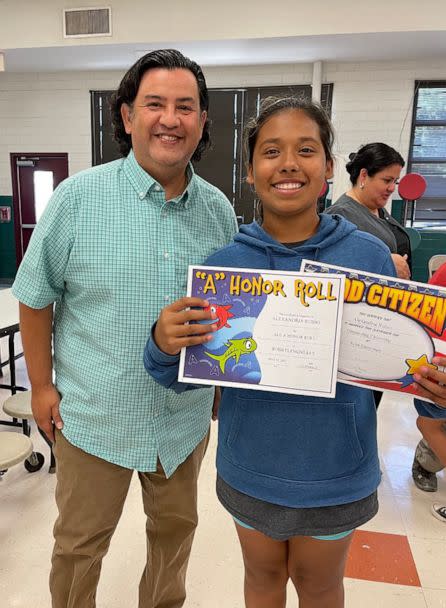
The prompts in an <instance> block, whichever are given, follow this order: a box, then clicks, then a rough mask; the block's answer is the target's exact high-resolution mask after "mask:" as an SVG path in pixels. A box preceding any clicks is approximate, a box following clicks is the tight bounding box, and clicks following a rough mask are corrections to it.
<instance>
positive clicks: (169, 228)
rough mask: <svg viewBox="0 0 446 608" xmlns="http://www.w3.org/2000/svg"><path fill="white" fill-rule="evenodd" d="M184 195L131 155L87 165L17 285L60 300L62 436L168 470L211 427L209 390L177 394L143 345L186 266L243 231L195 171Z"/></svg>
mask: <svg viewBox="0 0 446 608" xmlns="http://www.w3.org/2000/svg"><path fill="white" fill-rule="evenodd" d="M188 176H189V183H188V186H187V188H186V190H185V191H184V192H183V194H182V195H181V196H178V197H177V198H175V199H173V200H170V201H169V202H166V200H165V195H164V191H163V189H162V187H161V186H160V185H159V184H158V183H157V182H156V181H155V180H154V179H153V178H151V177H150V176H149V175H148V174H147V173H146V172H145V171H144V170H143V169H142V168H141V167H140V166H139V165H138V163H137V162H136V160H135V157H134V155H133V152H130V154H129V156H128V157H127V158H125V159H120V160H117V161H114V162H111V163H108V164H106V165H101V166H99V167H94V168H92V169H88V170H86V171H83V172H81V173H78V174H77V175H75V176H73V177H70V178H68V179H67V180H65V181H64V182H63V183H62V184H61V185H60V186H59V187H58V188H57V189H56V191H55V192H54V194H53V196H52V198H51V200H50V202H49V203H48V206H47V208H46V210H45V212H44V214H43V216H42V218H41V220H40V222H39V223H38V225H37V227H36V229H35V230H34V234H33V236H32V239H31V241H30V244H29V247H28V250H27V252H26V255H25V257H24V259H23V262H22V264H21V266H20V268H19V271H18V274H17V277H16V280H15V283H14V285H13V293H14V295H15V296H16V297H17V299H18V300H20V301H21V302H23V303H24V304H26V305H27V306H30V307H31V308H44V307H46V306H48V305H49V304H51V303H52V302H56V307H55V315H54V369H55V373H56V385H57V388H58V390H59V392H60V393H61V395H62V400H61V409H60V411H61V416H62V419H63V421H64V431H63V432H64V435H65V436H66V438H67V439H68V440H69V441H70V442H71V443H72V444H74V445H76V446H78V447H79V448H81V449H82V450H84V451H86V452H89V453H90V454H94V455H96V456H99V457H100V458H103V459H105V460H107V461H109V462H113V463H116V464H119V465H121V466H124V467H128V468H135V469H137V470H139V471H154V470H155V469H156V462H157V457H158V456H159V458H160V460H161V463H162V465H163V467H164V470H165V472H166V474H167V475H171V474H172V473H173V471H174V470H175V469H176V467H177V466H178V465H179V464H180V463H181V462H183V461H184V460H185V458H187V456H188V455H189V454H190V453H191V451H192V450H193V449H194V448H195V446H196V445H197V444H198V443H199V442H200V440H201V439H202V438H203V437H204V436H205V434H206V432H207V429H208V427H209V421H210V413H211V408H212V401H213V392H214V390H213V388H212V387H211V388H204V389H198V390H194V391H187V392H184V393H182V394H181V395H177V394H176V393H174V392H173V391H170V390H166V389H164V388H163V387H161V386H159V385H158V384H156V383H155V382H154V381H153V380H152V379H151V378H150V377H149V376H148V374H147V373H146V371H145V369H144V365H143V351H144V346H145V343H146V340H147V338H148V336H149V333H150V328H151V325H152V324H153V322H154V321H155V320H156V319H157V317H158V314H159V312H160V310H161V309H162V308H163V307H164V306H166V305H167V304H169V303H170V302H173V301H174V300H176V299H178V298H180V297H182V296H184V295H185V293H186V280H187V266H188V264H199V263H202V262H203V260H204V259H205V258H206V257H207V256H208V255H209V254H210V253H212V252H213V251H216V250H217V249H219V248H220V247H223V246H224V245H226V244H227V243H228V242H229V241H230V240H231V238H232V237H233V235H234V233H235V232H236V230H237V223H236V219H235V214H234V211H233V208H232V206H231V205H230V203H229V202H228V200H227V199H226V197H225V196H224V195H223V194H222V193H221V192H220V191H219V190H218V189H217V188H214V187H213V186H211V185H210V184H209V183H207V182H206V181H204V180H203V179H201V178H200V177H199V176H197V175H195V174H194V172H193V169H192V167H191V166H190V167H189V168H188Z"/></svg>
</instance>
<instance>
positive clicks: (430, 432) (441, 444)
mask: <svg viewBox="0 0 446 608" xmlns="http://www.w3.org/2000/svg"><path fill="white" fill-rule="evenodd" d="M429 283H430V284H432V285H439V286H440V287H446V264H443V265H442V266H440V268H439V269H438V270H437V272H435V273H434V275H433V276H432V277H431V278H430V279H429ZM417 410H418V413H419V416H418V418H417V427H418V429H419V431H420V433H421V434H422V435H423V438H422V439H420V441H419V442H418V445H417V447H416V449H415V454H414V459H413V464H412V479H413V481H414V484H415V485H416V486H417V488H418V489H419V490H423V492H436V491H437V486H438V483H437V475H436V473H438V472H439V471H441V470H442V469H444V467H445V466H446V420H438V419H436V420H434V419H432V418H429V417H428V416H426V415H425V414H424V412H423V411H422V410H420V409H419V408H417ZM445 417H446V416H445ZM432 513H433V515H434V516H435V517H436V518H437V519H439V520H440V521H444V522H446V507H444V506H442V505H440V504H439V503H434V504H433V506H432Z"/></svg>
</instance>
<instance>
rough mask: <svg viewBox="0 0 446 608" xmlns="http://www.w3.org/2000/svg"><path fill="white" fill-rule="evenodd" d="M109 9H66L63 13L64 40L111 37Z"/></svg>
mask: <svg viewBox="0 0 446 608" xmlns="http://www.w3.org/2000/svg"><path fill="white" fill-rule="evenodd" d="M111 34H112V32H111V8H110V7H103V6H101V7H96V6H95V7H91V8H67V9H64V12H63V35H64V38H86V37H88V36H111Z"/></svg>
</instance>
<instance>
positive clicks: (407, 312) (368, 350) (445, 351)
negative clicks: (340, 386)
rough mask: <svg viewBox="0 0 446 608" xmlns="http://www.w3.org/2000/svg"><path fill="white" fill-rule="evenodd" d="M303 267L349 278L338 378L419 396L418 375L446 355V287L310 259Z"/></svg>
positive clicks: (346, 288) (347, 381)
mask: <svg viewBox="0 0 446 608" xmlns="http://www.w3.org/2000/svg"><path fill="white" fill-rule="evenodd" d="M301 270H304V271H308V272H309V273H310V276H314V275H313V273H314V272H318V273H328V276H332V274H333V273H335V272H339V273H342V274H344V275H345V277H346V284H345V292H344V301H345V303H344V312H343V327H342V336H341V346H340V353H339V372H338V380H339V381H340V382H345V383H346V384H356V385H361V386H366V387H368V388H376V389H378V390H390V391H398V392H401V393H405V394H408V395H409V396H417V395H416V391H415V390H414V389H415V384H414V374H416V373H417V371H418V370H419V368H420V367H422V366H428V367H433V368H435V367H436V366H435V365H434V364H433V363H432V358H433V357H434V356H436V355H437V356H443V357H444V356H446V289H445V288H444V287H438V286H436V285H430V284H426V283H417V282H415V281H407V280H404V279H397V278H394V277H388V276H383V275H378V274H373V273H365V272H360V271H357V270H353V269H351V268H343V267H340V266H333V265H331V264H323V263H320V262H313V261H310V260H303V261H302V265H301Z"/></svg>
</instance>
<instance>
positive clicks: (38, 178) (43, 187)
mask: <svg viewBox="0 0 446 608" xmlns="http://www.w3.org/2000/svg"><path fill="white" fill-rule="evenodd" d="M53 190H54V179H53V172H52V171H34V210H35V214H36V222H38V221H39V219H40V216H41V215H42V213H43V211H44V209H45V207H46V205H47V203H48V201H49V199H50V196H51V195H52V194H53Z"/></svg>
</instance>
